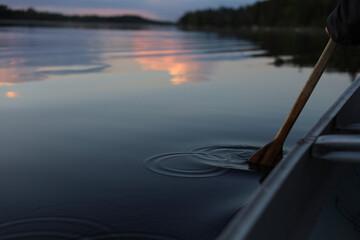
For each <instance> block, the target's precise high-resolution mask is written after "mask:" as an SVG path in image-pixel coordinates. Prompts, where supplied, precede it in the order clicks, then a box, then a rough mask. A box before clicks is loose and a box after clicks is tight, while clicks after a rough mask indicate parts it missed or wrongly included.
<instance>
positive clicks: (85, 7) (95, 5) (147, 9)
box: [0, 0, 257, 21]
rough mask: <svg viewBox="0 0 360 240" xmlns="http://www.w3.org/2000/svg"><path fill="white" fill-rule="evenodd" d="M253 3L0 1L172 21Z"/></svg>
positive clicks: (215, 0) (70, 11)
mask: <svg viewBox="0 0 360 240" xmlns="http://www.w3.org/2000/svg"><path fill="white" fill-rule="evenodd" d="M256 1H257V0H175V1H174V0H61V1H59V0H0V4H6V5H8V6H9V7H11V8H28V7H33V8H35V9H37V10H46V11H54V12H62V13H67V14H97V15H122V14H137V15H142V16H144V17H150V18H156V19H161V20H171V21H176V20H178V18H180V17H181V16H182V14H183V13H184V12H186V11H190V10H196V9H204V8H210V7H211V8H217V7H220V6H226V7H239V6H242V5H246V4H250V3H254V2H256Z"/></svg>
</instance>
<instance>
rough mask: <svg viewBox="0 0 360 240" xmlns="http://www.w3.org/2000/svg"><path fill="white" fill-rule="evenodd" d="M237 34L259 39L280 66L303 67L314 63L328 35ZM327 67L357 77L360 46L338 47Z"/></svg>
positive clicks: (311, 65)
mask: <svg viewBox="0 0 360 240" xmlns="http://www.w3.org/2000/svg"><path fill="white" fill-rule="evenodd" d="M238 37H239V38H245V39H248V40H251V41H253V42H256V43H257V44H258V45H259V46H260V48H262V49H264V50H266V51H267V55H269V56H274V57H275V60H274V64H275V65H277V66H281V65H282V64H292V65H294V66H298V67H300V68H302V67H313V66H314V65H315V63H316V61H317V60H318V58H319V56H320V54H321V53H322V51H323V49H324V47H325V45H326V43H327V41H328V37H327V35H326V34H325V33H323V32H320V31H319V32H318V31H314V32H294V31H258V32H255V33H254V32H242V33H240V34H239V35H238ZM327 71H333V72H348V73H349V74H350V76H351V78H352V79H354V78H355V76H356V74H357V73H358V72H360V47H345V46H340V47H338V49H337V50H336V52H335V54H334V56H333V57H332V59H331V61H330V63H329V66H328V67H327Z"/></svg>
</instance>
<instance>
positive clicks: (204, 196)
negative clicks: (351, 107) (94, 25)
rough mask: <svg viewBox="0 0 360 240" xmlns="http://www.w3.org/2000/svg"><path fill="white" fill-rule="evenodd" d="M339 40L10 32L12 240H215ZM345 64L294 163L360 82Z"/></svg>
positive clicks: (4, 149)
mask: <svg viewBox="0 0 360 240" xmlns="http://www.w3.org/2000/svg"><path fill="white" fill-rule="evenodd" d="M318 35H319V36H318ZM326 40H327V39H326V37H324V36H323V35H321V34H313V35H312V34H304V33H292V34H287V33H277V34H275V33H271V34H270V33H267V34H266V33H265V34H260V33H256V34H239V33H238V34H234V33H214V32H190V31H180V30H177V29H173V28H166V29H165V28H164V29H147V30H106V29H103V30H100V29H70V28H36V27H32V28H24V27H1V28H0V123H1V124H0V132H1V134H0V146H1V151H0V159H1V162H0V189H1V193H2V194H1V201H0V212H1V216H0V236H1V237H0V239H65V238H66V239H206V240H208V239H214V238H215V237H216V236H217V235H218V234H219V233H220V232H221V230H222V229H223V227H224V226H225V225H226V224H227V222H228V221H229V220H230V219H231V217H232V216H233V215H234V214H235V213H236V212H237V211H238V210H240V209H241V208H242V207H243V206H244V205H245V204H246V203H247V201H249V197H250V195H251V194H252V192H253V191H254V190H255V189H256V188H257V187H258V185H259V179H260V178H261V177H262V174H261V173H256V172H253V171H250V170H248V167H247V165H246V159H247V158H248V157H249V156H251V154H252V153H253V152H255V151H256V149H257V148H258V147H260V146H262V145H264V144H265V143H267V142H269V141H270V140H271V139H272V138H273V137H274V136H275V134H276V132H277V130H278V129H279V128H280V126H281V124H282V122H283V121H284V119H285V117H286V115H287V114H288V112H289V110H290V108H291V107H292V104H293V102H294V101H295V99H296V97H297V95H298V94H299V92H300V90H301V89H302V87H303V85H304V83H305V81H306V80H307V77H308V76H309V75H310V72H311V69H312V66H313V65H314V63H315V61H316V59H317V57H318V56H319V55H320V53H321V51H322V50H323V48H324V46H325V44H326ZM339 51H340V52H339V53H338V55H336V58H335V59H334V61H333V62H332V64H331V65H330V67H329V71H327V72H325V73H324V75H323V77H322V79H321V80H320V82H319V84H318V86H317V88H316V89H315V91H314V93H313V95H312V97H311V99H310V101H309V102H308V104H307V106H306V107H305V109H304V111H303V113H302V114H301V117H300V118H299V120H298V122H297V123H296V125H295V126H294V128H293V130H292V133H291V134H290V136H289V138H288V140H287V142H286V146H285V147H286V150H291V148H292V147H293V146H294V145H295V143H296V141H298V139H299V138H301V137H303V136H304V135H305V134H306V132H307V131H308V130H309V129H310V128H311V127H312V126H313V125H314V124H315V123H316V121H317V120H318V118H319V117H320V116H321V115H322V114H323V113H324V112H325V111H326V110H327V108H328V107H330V106H331V105H332V103H333V102H334V101H335V100H336V99H337V97H338V96H339V95H340V94H341V93H342V92H343V91H344V90H345V89H346V88H347V87H348V86H349V85H350V83H351V81H352V79H353V78H354V76H355V75H356V72H357V69H356V68H353V67H352V65H351V64H350V63H349V64H348V65H342V64H343V62H344V61H340V60H341V59H347V58H346V56H347V55H346V51H349V50H344V49H340V50H339ZM338 63H340V64H338ZM337 64H338V65H337Z"/></svg>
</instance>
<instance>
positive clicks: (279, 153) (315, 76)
mask: <svg viewBox="0 0 360 240" xmlns="http://www.w3.org/2000/svg"><path fill="white" fill-rule="evenodd" d="M335 48H336V43H335V42H334V41H333V40H332V39H330V40H329V42H328V44H327V45H326V47H325V49H324V51H323V53H322V54H321V56H320V58H319V60H318V62H317V63H316V65H315V68H314V70H313V71H312V73H311V75H310V77H309V79H308V80H307V82H306V84H305V86H304V88H303V90H302V91H301V93H300V95H299V97H298V98H297V99H296V102H295V104H294V106H293V107H292V109H291V111H290V113H289V115H288V116H287V118H286V120H285V122H284V123H283V125H282V126H281V128H280V130H279V132H278V133H277V135H276V136H275V138H274V139H273V140H272V141H271V142H270V143H268V144H267V145H265V146H264V147H262V148H261V149H260V150H259V151H257V152H256V153H255V154H254V155H253V156H252V157H251V158H250V159H249V160H248V163H249V165H250V167H251V168H253V169H257V170H260V171H262V170H265V171H268V170H269V169H272V168H273V167H275V165H276V164H277V163H278V162H279V161H280V160H281V158H282V157H283V145H284V142H285V140H286V137H287V136H288V135H289V132H290V130H291V128H292V127H293V125H294V123H295V121H296V119H297V118H298V116H299V115H300V113H301V111H302V109H303V108H304V106H305V104H306V102H307V100H308V99H309V97H310V95H311V93H312V91H313V90H314V88H315V86H316V84H317V83H318V81H319V79H320V77H321V75H322V74H323V72H324V70H325V67H326V65H327V63H328V61H329V59H330V58H331V56H332V54H333V53H334V51H335Z"/></svg>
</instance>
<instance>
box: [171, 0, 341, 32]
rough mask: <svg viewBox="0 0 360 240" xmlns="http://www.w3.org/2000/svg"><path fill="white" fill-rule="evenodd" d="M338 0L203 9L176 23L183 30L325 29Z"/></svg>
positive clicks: (282, 1) (271, 1)
mask: <svg viewBox="0 0 360 240" xmlns="http://www.w3.org/2000/svg"><path fill="white" fill-rule="evenodd" d="M337 2H338V0H266V1H258V2H256V3H255V4H252V5H249V6H245V7H239V8H237V9H233V8H224V7H222V8H219V9H205V10H198V11H194V12H187V13H185V14H184V15H183V16H182V17H181V18H180V19H179V21H178V24H179V25H181V26H184V27H196V28H241V27H249V26H258V27H294V26H296V27H325V23H326V19H327V16H328V15H329V14H330V13H331V11H332V10H333V9H334V8H335V7H336V4H337Z"/></svg>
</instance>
